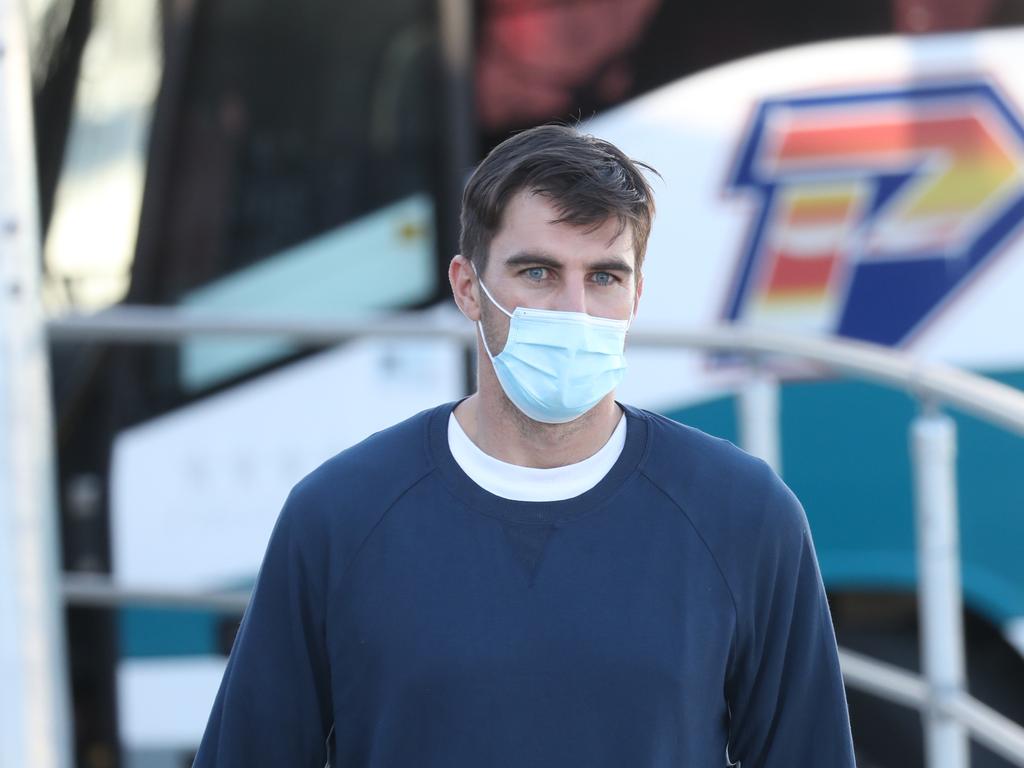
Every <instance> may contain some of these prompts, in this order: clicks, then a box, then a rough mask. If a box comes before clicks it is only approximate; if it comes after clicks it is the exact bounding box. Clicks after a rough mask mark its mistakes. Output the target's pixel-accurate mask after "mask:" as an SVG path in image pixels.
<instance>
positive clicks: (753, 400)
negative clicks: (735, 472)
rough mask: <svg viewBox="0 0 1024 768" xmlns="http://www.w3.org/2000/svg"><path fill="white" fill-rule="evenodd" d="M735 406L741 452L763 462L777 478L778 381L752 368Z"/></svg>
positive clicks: (779, 459)
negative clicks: (738, 421)
mask: <svg viewBox="0 0 1024 768" xmlns="http://www.w3.org/2000/svg"><path fill="white" fill-rule="evenodd" d="M738 406H739V417H740V442H741V443H742V445H743V449H744V450H745V451H746V452H747V453H751V454H753V455H754V456H757V457H759V458H762V459H764V460H765V461H766V462H768V465H769V466H770V467H771V468H772V469H774V470H775V471H776V472H778V473H779V474H780V475H781V474H782V448H781V440H780V436H779V381H778V379H776V378H775V377H774V376H772V375H771V374H770V373H769V372H768V371H766V370H765V369H764V368H762V367H760V366H758V367H756V368H754V370H753V371H752V373H751V376H750V378H749V379H748V380H747V381H746V382H744V384H743V388H742V389H741V390H740V393H739V396H738Z"/></svg>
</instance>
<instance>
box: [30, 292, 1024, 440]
mask: <svg viewBox="0 0 1024 768" xmlns="http://www.w3.org/2000/svg"><path fill="white" fill-rule="evenodd" d="M46 327H47V332H48V333H49V336H50V338H51V339H54V340H58V341H104V342H119V343H130V342H150V343H152V342H172V343H176V342H180V341H182V340H184V339H188V338H190V337H193V336H199V335H213V336H276V337H286V338H288V339H291V340H293V341H297V342H305V343H310V344H331V343H338V342H342V341H351V340H353V339H357V338H362V339H366V338H432V339H437V338H447V339H451V340H453V341H460V342H463V343H466V344H470V343H472V342H473V340H474V338H475V331H474V329H473V328H472V326H470V325H469V324H468V323H461V322H460V323H457V324H456V323H451V322H441V321H439V320H437V319H434V320H430V319H424V318H423V317H422V316H421V315H413V314H411V313H410V314H406V315H388V316H382V317H381V318H379V319H376V318H373V319H342V318H322V317H256V316H255V315H252V314H245V313H237V312H236V313H227V312H213V311H208V310H202V311H199V310H194V309H188V308H178V307H148V306H130V305H126V306H120V307H115V308H112V309H107V310H103V311H101V312H97V313H94V314H67V315H63V316H59V317H53V318H50V319H49V320H48V321H47V324H46ZM629 343H630V344H631V345H634V346H643V347H655V348H673V349H678V348H679V347H688V348H690V349H700V350H704V351H714V352H744V353H747V354H751V355H757V356H765V355H772V356H778V355H782V356H793V357H798V358H802V359H804V360H808V361H811V362H813V363H817V364H819V365H824V366H826V367H828V368H829V369H831V370H833V371H835V372H837V373H844V374H852V375H857V376H861V377H864V378H867V379H870V380H873V381H878V382H881V383H884V384H888V385H890V386H893V387H895V388H897V389H904V390H907V391H908V392H909V393H910V394H912V395H914V396H915V397H918V398H920V399H922V400H924V401H925V402H931V403H935V404H940V403H945V404H948V405H950V406H953V407H955V408H958V409H960V410H962V411H965V412H967V413H971V414H973V415H975V416H978V417H980V418H982V419H985V420H986V421H989V422H992V423H994V424H998V425H1000V426H1002V427H1004V428H1006V429H1009V430H1012V431H1014V432H1016V433H1018V434H1021V435H1024V395H1021V393H1020V391H1018V390H1016V389H1014V388H1013V387H1008V386H1006V385H1004V384H1000V383H999V382H996V381H992V380H991V379H986V378H984V377H982V376H978V375H976V374H973V373H969V372H967V371H963V370H959V369H957V368H953V367H951V366H949V365H945V364H942V363H936V362H931V361H925V360H921V359H918V358H914V357H908V356H907V353H905V352H896V351H893V350H891V349H888V348H886V347H881V346H879V345H876V344H869V343H867V342H862V341H853V340H846V339H843V340H837V339H826V338H820V337H812V336H800V335H794V334H792V333H782V332H776V331H763V330H753V329H747V328H736V327H731V326H730V327H718V328H710V329H699V330H698V329H657V330H641V329H637V330H633V331H631V332H630V335H629Z"/></svg>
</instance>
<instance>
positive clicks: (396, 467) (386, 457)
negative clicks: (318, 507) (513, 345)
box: [293, 405, 451, 497]
mask: <svg viewBox="0 0 1024 768" xmlns="http://www.w3.org/2000/svg"><path fill="white" fill-rule="evenodd" d="M450 407H451V406H450V405H441V406H437V407H435V408H430V409H427V410H425V411H421V412H420V413H417V414H416V415H414V416H410V417H409V418H407V419H405V420H404V421H401V422H399V423H397V424H394V425H392V426H390V427H387V428H385V429H382V430H380V431H378V432H374V433H373V434H371V435H369V436H368V437H366V438H364V439H363V440H361V441H359V442H358V443H356V444H355V445H352V446H350V447H348V448H346V449H344V450H343V451H341V452H339V453H337V454H335V455H334V456H332V457H331V458H329V459H327V461H325V462H324V463H323V464H321V465H320V466H319V467H317V468H316V469H314V470H313V471H312V472H310V473H309V474H308V475H306V476H305V477H304V478H303V479H302V480H300V481H299V483H298V484H297V485H296V486H295V489H294V490H293V493H298V494H300V495H302V496H307V497H309V496H318V495H322V494H327V495H330V496H336V494H337V493H338V492H339V491H341V492H343V493H345V494H346V495H348V496H352V495H354V494H356V495H358V494H359V492H360V491H365V492H367V493H371V494H373V495H374V496H385V495H388V493H389V492H394V491H396V490H397V491H400V490H404V489H405V488H406V487H408V485H410V484H411V483H414V482H416V480H418V479H419V478H420V477H422V476H423V475H424V474H426V473H427V472H429V471H430V469H431V468H432V466H433V462H432V459H431V457H430V450H429V445H428V429H429V425H430V420H431V418H433V417H434V416H435V415H436V414H437V413H438V412H439V411H441V410H443V409H446V408H449V409H450Z"/></svg>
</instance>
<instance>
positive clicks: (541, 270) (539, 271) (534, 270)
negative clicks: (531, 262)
mask: <svg viewBox="0 0 1024 768" xmlns="http://www.w3.org/2000/svg"><path fill="white" fill-rule="evenodd" d="M547 274H548V270H547V267H530V268H529V269H528V270H526V276H527V277H528V278H530V279H531V280H543V279H544V278H545V277H547Z"/></svg>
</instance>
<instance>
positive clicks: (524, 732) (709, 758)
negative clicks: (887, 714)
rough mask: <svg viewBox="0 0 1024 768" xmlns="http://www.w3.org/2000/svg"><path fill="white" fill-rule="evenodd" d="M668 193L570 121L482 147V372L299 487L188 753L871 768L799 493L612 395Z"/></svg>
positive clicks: (476, 271)
mask: <svg viewBox="0 0 1024 768" xmlns="http://www.w3.org/2000/svg"><path fill="white" fill-rule="evenodd" d="M653 212H654V204H653V200H652V195H651V190H650V187H649V186H648V184H647V182H646V181H645V180H644V177H643V175H642V174H641V172H640V170H639V169H638V167H637V165H636V164H634V163H633V162H631V161H630V160H629V159H628V158H627V157H626V156H625V155H623V154H622V152H620V151H619V150H618V149H617V148H615V147H614V146H612V145H610V144H608V143H606V142H603V141H600V140H597V139H594V138H592V137H588V136H582V135H579V134H578V133H577V132H576V131H574V130H573V129H571V128H566V127H557V126H545V127H542V128H537V129H534V130H530V131H526V132H524V133H521V134H519V135H517V136H515V137H513V138H511V139H509V140H508V141H506V142H504V143H503V144H502V145H500V146H499V147H497V148H496V149H495V150H494V151H493V152H492V153H491V154H490V155H489V156H488V157H487V158H486V159H485V160H484V162H483V163H482V164H481V165H480V167H479V168H478V169H477V171H476V172H475V173H474V174H473V176H472V178H471V179H470V181H469V183H468V186H467V188H466V191H465V195H464V199H463V213H462V225H463V232H462V255H460V256H456V257H455V258H454V259H453V261H452V263H451V269H450V278H451V284H452V290H453V292H454V295H455V300H456V302H457V303H458V305H459V307H460V309H461V310H462V311H463V313H464V314H465V315H466V316H467V317H468V318H469V319H470V320H472V321H473V322H474V323H476V325H477V328H478V343H479V344H478V345H479V350H480V366H479V387H478V390H477V392H476V393H475V394H474V395H472V396H470V397H469V398H467V399H465V400H462V401H461V402H459V403H449V404H447V405H443V406H440V407H438V408H435V409H433V410H430V411H427V412H425V413H421V414H419V415H417V416H414V417H412V418H411V419H409V420H408V421H406V422H403V423H402V424H399V425H397V426H394V427H391V428H390V429H386V430H384V431H382V432H379V433H377V434H376V435H373V436H372V437H370V438H368V439H367V440H365V441H364V442H362V443H360V444H359V445H357V446H355V447H353V448H350V449H348V450H347V451H344V452H343V453H341V454H339V455H338V456H337V457H335V458H333V459H331V460H330V461H328V462H327V463H326V464H324V465H323V466H321V467H320V468H319V469H317V470H316V471H315V472H313V473H312V474H311V475H309V476H308V477H307V478H305V479H304V480H303V481H302V482H300V483H299V484H298V485H297V486H296V488H295V489H294V490H293V492H292V494H291V495H290V496H289V499H288V501H287V502H286V504H285V508H284V510H283V512H282V513H281V517H280V519H279V521H278V523H277V526H276V528H275V530H274V533H273V536H272V537H271V541H270V545H269V547H268V550H267V553H266V557H265V559H264V562H263V566H262V568H261V570H260V575H259V579H258V581H257V586H256V589H255V591H254V593H253V598H252V602H251V604H250V606H249V609H248V611H247V612H246V615H245V618H244V620H243V622H242V626H241V628H240V630H239V634H238V637H237V639H236V641H235V646H234V648H233V650H232V653H231V658H230V660H229V662H228V667H227V671H226V672H225V674H224V680H223V682H222V684H221V688H220V692H219V693H218V695H217V699H216V702H215V704H214V707H213V712H212V714H211V716H210V722H209V725H208V727H207V731H206V735H205V736H204V739H203V743H202V746H201V747H200V750H199V754H198V757H197V759H196V765H197V766H201V767H202V768H206V766H214V765H216V766H302V767H307V766H308V767H310V768H312V767H313V766H318V767H319V766H321V765H323V764H324V763H325V761H327V760H329V761H330V764H331V765H333V766H337V767H338V768H342V767H343V768H485V767H491V766H495V767H497V766H508V767H509V768H526V767H527V766H529V767H530V768H555V767H558V768H584V767H585V768H601V767H605V768H668V767H669V766H672V767H673V768H684V767H685V768H704V767H705V766H707V767H708V768H711V767H712V766H714V767H721V766H725V765H727V764H729V761H732V762H733V763H734V764H739V765H742V766H743V768H804V767H807V768H810V767H811V766H813V767H814V768H819V767H824V766H827V767H828V768H852V766H853V765H854V761H853V750H852V746H851V743H850V732H849V721H848V716H847V710H846V701H845V697H844V692H843V687H842V681H841V678H840V673H839V666H838V663H837V656H836V646H835V638H834V635H833V631H832V624H831V619H830V617H829V612H828V607H827V604H826V602H825V594H824V591H823V588H822V584H821V578H820V576H819V573H818V567H817V563H816V561H815V556H814V550H813V547H812V544H811V539H810V534H809V532H808V528H807V522H806V518H805V516H804V513H803V510H802V509H801V507H800V505H799V503H798V502H797V501H796V499H795V498H794V497H793V495H792V493H790V491H789V490H788V489H787V488H786V487H785V485H783V484H782V482H781V481H780V480H779V479H778V478H777V477H776V476H775V475H774V473H772V471H771V470H770V469H769V468H768V467H767V466H766V465H765V464H764V463H763V462H761V461H759V460H757V459H754V458H752V457H750V456H748V455H746V454H744V453H743V452H742V451H740V450H738V449H737V448H735V447H734V446H732V445H731V444H729V443H727V442H724V441H721V440H717V439H713V438H711V437H708V436H707V435H704V434H702V433H700V432H698V431H696V430H693V429H689V428H687V427H684V426H682V425H679V424H676V423H674V422H671V421H669V420H667V419H664V418H661V417H659V416H656V415H654V414H651V413H647V412H644V411H641V410H638V409H634V408H630V407H628V406H624V405H620V404H618V403H617V402H616V401H615V399H614V389H615V386H616V384H617V383H618V381H619V380H620V378H621V376H622V373H623V371H624V368H625V363H624V360H623V344H624V339H625V335H626V332H627V329H628V326H629V323H630V321H631V320H632V318H633V317H634V315H635V314H636V311H637V305H638V303H639V301H640V298H641V295H642V293H643V277H642V272H641V269H642V266H643V256H644V252H645V248H646V243H647V237H648V233H649V232H650V227H651V220H652V217H653Z"/></svg>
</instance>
